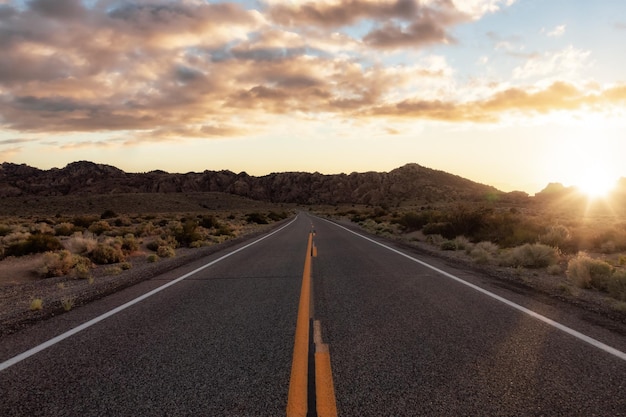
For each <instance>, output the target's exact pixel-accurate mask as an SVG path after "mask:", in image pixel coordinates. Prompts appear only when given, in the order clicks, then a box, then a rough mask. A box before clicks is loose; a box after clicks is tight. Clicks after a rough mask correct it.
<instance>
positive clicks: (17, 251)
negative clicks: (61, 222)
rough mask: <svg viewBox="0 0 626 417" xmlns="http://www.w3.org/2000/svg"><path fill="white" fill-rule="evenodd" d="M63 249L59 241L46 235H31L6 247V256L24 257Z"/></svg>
mask: <svg viewBox="0 0 626 417" xmlns="http://www.w3.org/2000/svg"><path fill="white" fill-rule="evenodd" d="M60 249H63V245H62V244H61V241H60V240H59V239H57V238H56V237H54V236H52V235H48V234H32V235H30V236H28V237H27V238H26V240H25V241H21V242H16V243H13V244H11V245H9V246H7V248H6V250H5V255H6V256H24V255H28V254H31V253H43V252H49V251H56V250H60Z"/></svg>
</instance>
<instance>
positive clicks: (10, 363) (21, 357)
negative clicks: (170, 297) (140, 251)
mask: <svg viewBox="0 0 626 417" xmlns="http://www.w3.org/2000/svg"><path fill="white" fill-rule="evenodd" d="M296 219H297V217H296ZM296 219H294V220H292V221H290V222H289V223H287V224H286V225H284V226H282V227H281V228H279V229H277V230H274V231H273V232H271V233H268V234H267V235H265V236H263V237H261V238H260V239H257V240H255V241H254V242H252V243H249V244H247V245H245V246H242V247H241V248H239V249H236V250H234V251H232V252H229V253H227V254H226V255H224V256H222V257H220V258H218V259H215V260H214V261H211V262H209V263H207V264H205V265H202V266H201V267H199V268H197V269H194V270H193V271H191V272H188V273H186V274H185V275H182V276H180V277H178V278H176V279H175V280H173V281H170V282H168V283H167V284H164V285H162V286H160V287H158V288H155V289H153V290H152V291H150V292H147V293H145V294H144V295H141V296H139V297H137V298H135V299H133V300H131V301H129V302H127V303H125V304H122V305H121V306H119V307H116V308H114V309H113V310H110V311H108V312H106V313H104V314H102V315H100V316H98V317H96V318H93V319H91V320H89V321H87V322H85V323H83V324H81V325H80V326H77V327H74V328H73V329H70V330H68V331H66V332H65V333H62V334H60V335H58V336H56V337H53V338H52V339H50V340H48V341H46V342H44V343H42V344H40V345H38V346H35V347H34V348H32V349H29V350H27V351H26V352H23V353H21V354H19V355H17V356H14V357H13V358H11V359H8V360H6V361H4V362H2V363H0V371H4V370H5V369H7V368H9V367H11V366H13V365H15V364H17V363H19V362H21V361H23V360H24V359H27V358H29V357H31V356H33V355H35V354H37V353H39V352H41V351H42V350H45V349H47V348H49V347H51V346H54V345H56V344H57V343H59V342H61V341H62V340H65V339H67V338H68V337H71V336H73V335H75V334H77V333H79V332H81V331H83V330H85V329H87V328H89V327H91V326H93V325H94V324H96V323H99V322H101V321H102V320H105V319H107V318H109V317H111V316H113V315H115V314H117V313H119V312H120V311H122V310H126V309H127V308H128V307H130V306H133V305H135V304H137V303H139V302H141V301H143V300H145V299H146V298H148V297H151V296H153V295H155V294H157V293H159V292H161V291H163V290H164V289H166V288H168V287H171V286H172V285H174V284H177V283H179V282H180V281H182V280H184V279H186V278H189V277H190V276H192V275H194V274H196V273H198V272H200V271H202V270H204V269H206V268H208V267H210V266H212V265H215V264H216V263H218V262H221V261H223V260H224V259H226V258H228V257H230V256H232V255H234V254H236V253H238V252H241V251H242V250H244V249H247V248H249V247H250V246H252V245H255V244H257V243H259V242H261V241H262V240H265V239H267V238H268V237H270V236H272V235H274V234H276V233H278V232H280V231H281V230H283V229H285V228H286V227H288V226H291V224H292V223H294V222H295V221H296Z"/></svg>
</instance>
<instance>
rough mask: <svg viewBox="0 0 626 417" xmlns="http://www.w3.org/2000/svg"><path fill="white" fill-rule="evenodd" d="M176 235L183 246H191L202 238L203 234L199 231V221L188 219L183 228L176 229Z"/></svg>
mask: <svg viewBox="0 0 626 417" xmlns="http://www.w3.org/2000/svg"><path fill="white" fill-rule="evenodd" d="M174 237H175V238H176V241H177V242H178V243H179V244H180V245H181V246H187V247H188V246H189V245H190V244H191V243H192V242H195V241H196V240H202V235H200V233H199V232H198V223H196V222H195V221H194V220H187V221H185V223H184V224H183V225H182V228H180V229H176V231H175V235H174Z"/></svg>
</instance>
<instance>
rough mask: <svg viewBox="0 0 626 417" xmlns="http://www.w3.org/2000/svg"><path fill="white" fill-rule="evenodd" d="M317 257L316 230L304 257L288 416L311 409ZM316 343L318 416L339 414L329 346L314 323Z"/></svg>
mask: <svg viewBox="0 0 626 417" xmlns="http://www.w3.org/2000/svg"><path fill="white" fill-rule="evenodd" d="M314 256H317V248H316V247H315V246H314V245H313V233H309V241H308V244H307V249H306V258H305V259H304V273H303V274H302V288H301V290H300V304H299V307H298V319H297V322H296V336H295V342H294V347H293V360H292V365H291V379H290V380H289V396H288V399H287V417H306V415H307V411H308V405H307V404H308V382H309V377H308V376H309V354H310V352H309V346H310V344H311V343H310V340H309V337H310V331H311V329H310V321H311V261H312V258H313V257H314ZM314 342H315V353H314V354H315V397H316V398H315V399H316V401H315V403H316V412H317V416H319V417H335V416H337V405H336V401H335V389H334V386H333V377H332V371H331V367H330V353H329V351H328V345H325V344H324V343H322V337H321V325H320V322H319V321H315V322H314Z"/></svg>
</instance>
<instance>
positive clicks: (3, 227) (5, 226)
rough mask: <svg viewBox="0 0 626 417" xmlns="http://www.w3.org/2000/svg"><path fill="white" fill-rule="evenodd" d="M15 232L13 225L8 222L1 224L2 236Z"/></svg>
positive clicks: (0, 233)
mask: <svg viewBox="0 0 626 417" xmlns="http://www.w3.org/2000/svg"><path fill="white" fill-rule="evenodd" d="M12 232H13V227H11V226H9V225H8V224H0V237H4V236H7V235H9V234H10V233H12Z"/></svg>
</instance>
